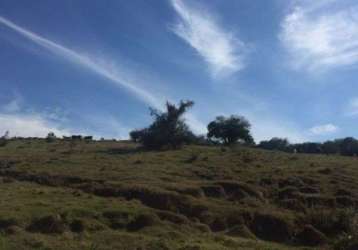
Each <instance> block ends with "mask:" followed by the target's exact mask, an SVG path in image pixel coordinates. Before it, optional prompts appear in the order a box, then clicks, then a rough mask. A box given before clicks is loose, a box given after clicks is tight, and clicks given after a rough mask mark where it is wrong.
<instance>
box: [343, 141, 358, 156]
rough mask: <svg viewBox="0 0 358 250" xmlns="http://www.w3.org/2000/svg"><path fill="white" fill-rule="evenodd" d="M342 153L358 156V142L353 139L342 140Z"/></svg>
mask: <svg viewBox="0 0 358 250" xmlns="http://www.w3.org/2000/svg"><path fill="white" fill-rule="evenodd" d="M340 152H341V154H342V155H348V156H353V155H357V154H358V141H357V140H356V139H354V138H353V137H347V138H344V139H343V140H341V143H340Z"/></svg>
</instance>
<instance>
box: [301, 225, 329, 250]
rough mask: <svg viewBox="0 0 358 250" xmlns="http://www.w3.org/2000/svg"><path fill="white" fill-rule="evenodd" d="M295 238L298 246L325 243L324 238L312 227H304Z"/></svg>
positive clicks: (325, 239)
mask: <svg viewBox="0 0 358 250" xmlns="http://www.w3.org/2000/svg"><path fill="white" fill-rule="evenodd" d="M296 238H297V240H298V242H299V243H300V244H302V245H305V246H318V245H323V244H325V243H326V242H327V238H326V236H325V235H324V234H323V233H322V232H320V231H319V230H317V229H316V228H315V227H313V226H312V225H305V226H304V228H303V230H302V231H301V232H299V233H298V234H297V236H296Z"/></svg>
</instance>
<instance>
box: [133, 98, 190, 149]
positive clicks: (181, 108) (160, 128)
mask: <svg viewBox="0 0 358 250" xmlns="http://www.w3.org/2000/svg"><path fill="white" fill-rule="evenodd" d="M193 105H194V102H193V101H180V103H179V105H178V107H177V106H176V105H175V104H172V103H169V102H167V103H166V112H161V111H159V110H156V109H152V108H151V109H150V113H151V116H152V117H154V122H153V123H152V124H151V125H150V126H149V127H148V128H145V129H142V130H134V131H132V132H131V133H130V135H131V138H132V139H133V140H135V141H137V142H141V143H142V144H143V146H144V147H145V148H148V149H158V148H162V147H170V148H177V147H180V146H181V145H182V144H184V143H189V142H190V141H191V140H192V139H193V138H194V137H195V136H194V134H193V133H192V132H191V131H190V130H189V127H188V126H187V125H186V124H185V122H184V120H183V118H182V117H183V115H184V114H185V112H186V111H187V110H188V109H189V108H191V107H192V106H193Z"/></svg>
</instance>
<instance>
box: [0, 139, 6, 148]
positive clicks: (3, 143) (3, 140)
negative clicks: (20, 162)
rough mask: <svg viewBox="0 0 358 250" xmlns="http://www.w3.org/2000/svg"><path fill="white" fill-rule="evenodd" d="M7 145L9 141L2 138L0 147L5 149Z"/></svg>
mask: <svg viewBox="0 0 358 250" xmlns="http://www.w3.org/2000/svg"><path fill="white" fill-rule="evenodd" d="M6 145H7V140H6V139H5V138H0V147H5V146H6Z"/></svg>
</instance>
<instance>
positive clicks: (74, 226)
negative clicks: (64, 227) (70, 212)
mask: <svg viewBox="0 0 358 250" xmlns="http://www.w3.org/2000/svg"><path fill="white" fill-rule="evenodd" d="M70 229H71V231H72V232H74V233H82V232H83V231H84V230H85V223H84V222H83V220H80V219H75V220H73V221H72V222H71V224H70Z"/></svg>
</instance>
